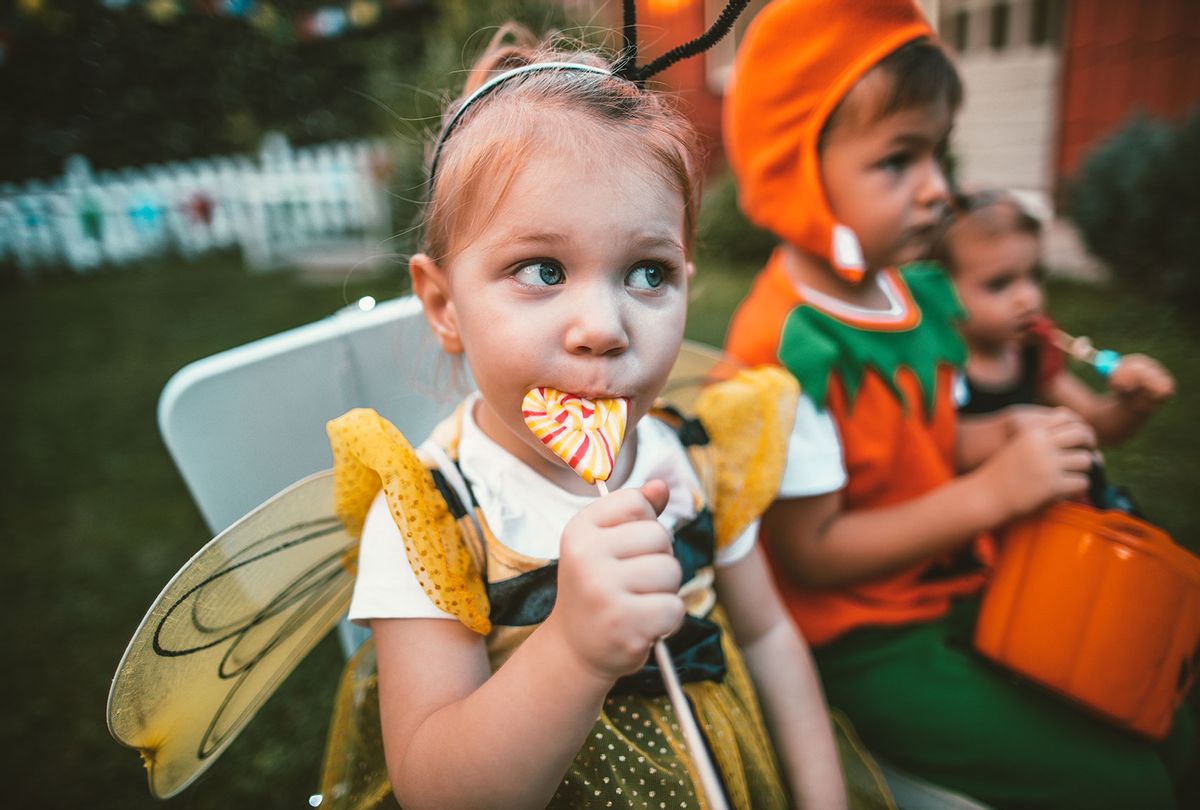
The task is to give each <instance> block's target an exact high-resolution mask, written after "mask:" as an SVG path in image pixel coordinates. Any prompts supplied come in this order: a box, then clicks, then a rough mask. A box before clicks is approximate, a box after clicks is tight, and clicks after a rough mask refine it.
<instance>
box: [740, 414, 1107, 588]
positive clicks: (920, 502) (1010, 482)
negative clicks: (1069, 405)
mask: <svg viewBox="0 0 1200 810" xmlns="http://www.w3.org/2000/svg"><path fill="white" fill-rule="evenodd" d="M1094 442H1095V437H1094V436H1093V434H1092V432H1091V430H1090V428H1088V427H1087V426H1086V425H1084V424H1082V423H1081V422H1080V421H1079V420H1078V419H1077V418H1075V417H1073V416H1072V415H1070V414H1066V413H1063V412H1055V411H1051V412H1050V414H1049V415H1048V416H1047V417H1046V418H1042V419H1037V420H1034V421H1033V422H1032V423H1031V424H1030V425H1028V426H1027V427H1024V428H1023V429H1022V430H1021V432H1020V433H1019V434H1018V435H1017V436H1016V437H1014V438H1013V439H1012V440H1010V441H1009V442H1008V443H1007V444H1006V445H1004V447H1003V448H1001V449H1000V450H999V451H998V452H997V453H995V455H993V456H992V457H991V458H990V459H988V461H987V462H986V463H984V464H983V465H982V466H980V467H978V468H977V469H975V470H973V471H972V472H970V473H967V474H966V475H963V476H960V477H958V478H954V479H951V480H950V481H947V482H946V483H945V484H943V485H942V486H940V487H938V488H937V489H934V490H932V491H930V492H928V493H926V494H924V495H922V496H920V497H918V498H914V499H912V500H910V501H906V502H904V503H901V504H897V505H895V506H888V507H882V508H878V509H861V510H853V511H846V510H845V509H844V507H843V503H842V496H841V493H836V492H835V493H830V494H827V495H818V496H815V497H811V498H791V499H785V500H779V501H776V502H775V503H774V504H772V506H771V508H770V509H768V510H767V513H766V514H765V515H764V516H763V528H764V532H765V535H766V537H767V538H768V542H770V543H771V550H772V552H773V553H774V556H775V558H776V559H777V560H778V561H779V562H780V563H781V564H782V565H783V566H784V568H785V569H786V570H787V572H788V573H789V574H790V575H791V576H792V577H793V578H794V579H795V580H796V581H797V582H799V583H800V584H802V585H805V586H807V587H811V588H836V587H841V586H845V585H850V584H853V583H856V582H860V581H863V580H868V579H874V578H877V577H881V576H885V575H887V574H890V573H893V572H895V571H898V570H902V569H904V568H907V567H908V566H910V565H914V564H916V563H918V562H921V561H923V560H926V559H929V558H930V557H933V556H937V555H940V554H943V553H945V552H947V551H950V550H951V549H954V548H956V547H957V546H959V545H960V544H962V543H964V542H966V541H968V540H970V539H971V538H972V537H974V536H975V535H977V534H978V533H979V532H981V531H984V530H987V529H992V528H994V527H996V526H999V525H1000V524H1003V523H1006V522H1008V521H1009V520H1011V519H1013V518H1016V517H1019V516H1021V515H1024V514H1027V513H1029V512H1032V511H1034V510H1035V509H1038V508H1039V507H1041V506H1043V505H1045V504H1048V503H1051V502H1053V501H1056V500H1059V499H1061V498H1065V497H1070V496H1073V495H1078V494H1081V493H1083V492H1084V491H1085V490H1086V489H1087V471H1088V470H1089V468H1090V467H1091V464H1092V452H1091V450H1090V449H1088V448H1090V447H1091V446H1093V445H1094Z"/></svg>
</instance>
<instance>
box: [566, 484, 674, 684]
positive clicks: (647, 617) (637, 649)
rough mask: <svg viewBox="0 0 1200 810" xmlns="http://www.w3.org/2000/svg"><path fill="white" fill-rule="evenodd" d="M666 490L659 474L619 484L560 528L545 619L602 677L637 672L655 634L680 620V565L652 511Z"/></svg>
mask: <svg viewBox="0 0 1200 810" xmlns="http://www.w3.org/2000/svg"><path fill="white" fill-rule="evenodd" d="M667 497H668V490H667V486H666V484H664V483H663V482H662V481H650V482H649V483H647V484H646V485H645V486H643V487H642V488H641V489H636V490H633V489H623V490H618V491H616V492H613V493H612V494H610V495H607V496H605V497H603V498H600V499H599V500H597V501H596V502H595V503H593V504H590V505H589V506H587V507H586V508H584V509H583V510H582V511H580V512H579V514H577V515H576V516H575V517H573V518H572V519H571V521H570V522H569V523H567V526H566V528H565V529H563V537H562V545H561V548H560V551H559V561H558V597H557V600H556V602H555V605H554V610H553V611H552V612H551V615H550V617H549V618H548V619H547V621H546V623H547V625H551V626H552V627H554V628H556V630H557V632H558V633H560V634H561V636H562V639H563V641H564V643H565V644H566V646H567V647H568V648H569V649H570V650H571V651H572V652H573V653H574V654H575V655H576V656H577V657H578V659H579V660H580V662H581V663H583V664H584V665H585V666H586V667H587V668H588V669H590V670H591V671H593V672H595V673H597V674H598V675H601V676H602V677H605V678H610V679H613V680H615V679H616V678H618V677H620V676H622V675H626V674H629V673H631V672H636V671H637V670H638V669H640V668H641V666H642V665H643V664H644V663H645V662H646V658H647V656H648V655H649V653H650V648H651V647H652V646H653V644H654V642H655V641H656V640H657V639H659V638H660V637H662V636H666V635H669V634H670V633H672V632H674V631H675V629H676V628H677V627H678V626H679V624H680V622H682V621H683V614H684V606H683V600H682V599H681V598H680V597H679V593H678V591H679V585H680V579H681V577H682V571H681V569H680V567H679V562H678V560H676V559H675V557H674V555H673V554H672V551H671V535H670V533H669V532H668V531H667V530H666V529H665V528H664V527H663V525H662V524H661V523H659V522H658V521H657V520H656V519H655V518H656V517H657V516H658V515H659V514H660V513H661V512H662V510H663V509H664V508H666V505H667Z"/></svg>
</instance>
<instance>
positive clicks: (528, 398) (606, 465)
mask: <svg viewBox="0 0 1200 810" xmlns="http://www.w3.org/2000/svg"><path fill="white" fill-rule="evenodd" d="M521 415H522V416H523V417H525V425H526V426H527V427H528V428H529V429H530V430H531V431H533V435H534V436H537V437H538V439H540V440H541V442H542V444H544V445H546V446H547V447H549V448H550V450H551V451H553V453H554V454H555V455H556V456H558V457H559V458H561V459H562V460H563V461H565V462H566V463H567V465H568V466H570V468H571V469H572V470H574V471H575V472H577V473H578V474H579V477H581V478H582V479H583V480H584V481H587V482H588V483H589V484H595V483H596V482H598V481H607V480H608V477H609V476H610V475H612V471H613V464H614V463H615V462H616V459H617V452H618V451H620V449H621V440H622V439H624V438H625V422H626V420H627V419H628V418H629V400H628V399H626V398H625V397H617V398H615V399H596V400H591V399H585V398H584V397H580V396H576V395H575V394H564V393H563V392H562V391H557V390H555V389H553V388H546V387H544V386H542V387H539V388H535V389H533V390H532V391H530V392H529V393H528V394H526V395H525V400H524V401H523V402H522V403H521Z"/></svg>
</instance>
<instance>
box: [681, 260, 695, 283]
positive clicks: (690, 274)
mask: <svg viewBox="0 0 1200 810" xmlns="http://www.w3.org/2000/svg"><path fill="white" fill-rule="evenodd" d="M683 267H684V270H683V272H684V274H685V276H686V278H687V280H688V281H691V280H692V279H694V278H695V277H696V265H695V263H694V262H688V263H687V264H685V265H684V266H683Z"/></svg>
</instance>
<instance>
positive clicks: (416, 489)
mask: <svg viewBox="0 0 1200 810" xmlns="http://www.w3.org/2000/svg"><path fill="white" fill-rule="evenodd" d="M326 432H327V433H328V434H329V443H330V445H331V446H332V448H333V470H334V497H335V502H336V503H335V509H336V511H337V516H338V518H340V519H341V521H342V525H344V526H345V527H346V531H348V532H349V533H350V534H351V536H353V537H355V538H358V537H360V536H361V535H362V529H363V522H364V521H365V520H366V517H367V510H368V508H370V506H371V502H372V501H373V500H374V499H375V495H376V494H377V493H378V492H379V490H380V489H381V488H382V489H383V492H384V496H385V497H386V499H387V504H388V508H389V509H390V510H391V513H392V517H393V518H394V519H395V521H396V525H397V526H398V527H399V528H400V535H401V537H402V538H403V540H404V550H405V552H406V553H407V555H408V561H409V564H411V565H412V569H413V572H414V573H415V574H416V576H417V581H418V582H420V583H421V587H422V588H423V589H424V590H425V593H427V594H428V595H429V598H430V599H431V600H433V603H434V604H435V605H437V606H438V607H439V608H441V609H442V610H444V611H446V612H447V613H450V614H452V615H453V616H455V617H457V618H458V620H459V621H461V622H462V623H463V624H464V625H466V626H467V627H468V628H470V629H471V630H473V631H475V632H476V633H479V634H481V635H483V634H487V633H488V632H489V631H490V630H491V621H490V620H489V619H488V615H489V610H488V599H487V593H486V591H485V590H484V586H483V580H482V578H481V577H480V575H479V570H478V568H477V566H476V564H475V559H474V557H473V556H472V555H471V553H470V550H469V548H468V547H467V545H466V542H465V540H464V539H463V536H462V533H461V532H460V531H459V527H458V523H457V521H455V519H454V516H453V515H451V514H450V510H449V509H448V508H447V507H446V501H445V499H444V498H443V497H442V495H441V493H440V492H438V489H437V487H436V486H435V485H434V483H433V476H432V475H430V472H429V470H427V469H426V468H425V465H424V464H422V463H421V460H420V459H419V458H418V457H417V454H416V451H415V450H413V447H412V445H411V444H409V443H408V440H407V439H405V438H404V435H403V434H402V433H401V432H400V431H399V430H397V429H396V427H395V426H394V425H393V424H391V423H390V422H388V421H387V420H386V419H384V418H383V417H382V416H380V415H379V414H378V413H376V412H375V411H373V410H371V409H370V408H357V409H355V410H352V411H350V412H348V413H346V414H343V415H342V416H339V417H338V418H337V419H334V420H333V421H331V422H329V423H328V425H326Z"/></svg>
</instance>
